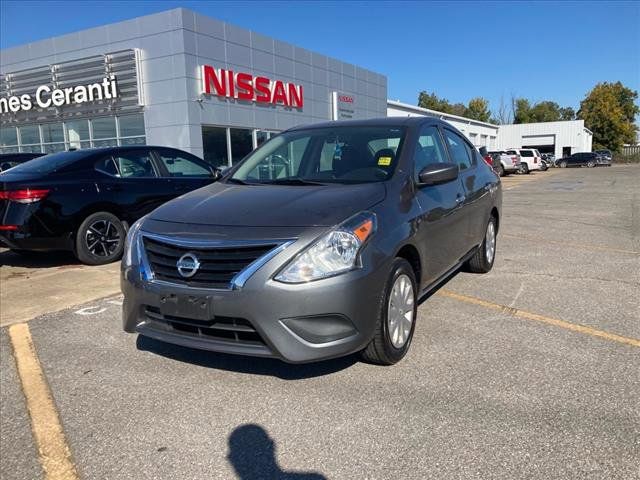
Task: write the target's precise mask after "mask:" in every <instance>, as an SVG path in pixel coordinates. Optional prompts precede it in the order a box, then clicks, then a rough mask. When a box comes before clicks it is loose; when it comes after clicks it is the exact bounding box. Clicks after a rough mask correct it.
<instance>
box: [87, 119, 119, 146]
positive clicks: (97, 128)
mask: <svg viewBox="0 0 640 480" xmlns="http://www.w3.org/2000/svg"><path fill="white" fill-rule="evenodd" d="M91 128H92V129H93V135H92V138H93V139H94V140H95V139H101V138H115V137H117V136H118V135H117V133H116V119H115V117H102V118H94V119H93V120H91ZM96 146H97V145H96Z"/></svg>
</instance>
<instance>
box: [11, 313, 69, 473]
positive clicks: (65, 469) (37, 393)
mask: <svg viewBox="0 0 640 480" xmlns="http://www.w3.org/2000/svg"><path fill="white" fill-rule="evenodd" d="M9 338H10V339H11V344H12V346H13V355H14V358H15V361H16V367H17V370H18V376H19V377H20V382H21V383H22V391H23V392H24V397H25V400H26V403H27V409H28V410H29V416H30V417H31V430H32V431H33V437H34V439H35V442H36V447H37V449H38V455H39V457H40V463H41V464H42V468H43V469H44V472H45V478H46V479H47V480H76V479H78V478H79V476H78V472H77V471H76V467H75V465H74V464H73V460H72V459H71V452H70V450H69V446H68V444H67V441H66V438H65V435H64V431H63V430H62V425H61V423H60V419H59V417H58V412H57V410H56V407H55V405H54V403H53V397H52V395H51V391H50V390H49V386H48V385H47V381H46V379H45V378H44V373H43V371H42V368H41V366H40V361H39V360H38V355H37V353H36V350H35V347H34V345H33V340H32V339H31V332H30V331H29V327H28V326H27V324H26V323H19V324H17V325H12V326H11V327H9Z"/></svg>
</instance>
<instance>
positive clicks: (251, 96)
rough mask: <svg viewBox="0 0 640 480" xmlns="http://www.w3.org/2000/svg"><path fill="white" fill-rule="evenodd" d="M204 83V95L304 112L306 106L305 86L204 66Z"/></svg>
mask: <svg viewBox="0 0 640 480" xmlns="http://www.w3.org/2000/svg"><path fill="white" fill-rule="evenodd" d="M202 83H203V85H202V92H203V93H204V94H205V95H217V96H219V97H226V98H235V99H238V100H245V101H247V102H257V103H271V104H273V105H283V106H285V107H292V108H302V106H303V105H304V97H303V94H302V85H297V84H295V83H288V82H284V81H282V80H272V79H270V78H267V77H262V76H260V77H254V76H253V75H251V74H250V73H244V72H234V71H233V70H225V69H224V68H218V69H216V68H213V67H212V66H210V65H203V66H202Z"/></svg>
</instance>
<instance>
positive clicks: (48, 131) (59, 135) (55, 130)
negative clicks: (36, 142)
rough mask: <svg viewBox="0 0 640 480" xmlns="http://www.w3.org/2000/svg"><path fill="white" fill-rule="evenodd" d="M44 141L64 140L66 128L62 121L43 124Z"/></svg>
mask: <svg viewBox="0 0 640 480" xmlns="http://www.w3.org/2000/svg"><path fill="white" fill-rule="evenodd" d="M42 141H43V142H44V143H55V142H64V129H63V127H62V124H61V123H46V124H44V125H42Z"/></svg>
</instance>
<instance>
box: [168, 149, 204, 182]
mask: <svg viewBox="0 0 640 480" xmlns="http://www.w3.org/2000/svg"><path fill="white" fill-rule="evenodd" d="M158 156H159V157H160V161H161V162H162V164H163V165H164V167H165V168H166V169H167V172H168V173H169V176H170V177H210V176H211V171H210V170H209V169H208V168H207V166H206V165H205V164H204V163H200V162H197V161H196V160H194V159H192V158H189V157H188V156H187V155H185V154H181V153H179V152H173V151H171V150H160V151H158Z"/></svg>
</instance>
